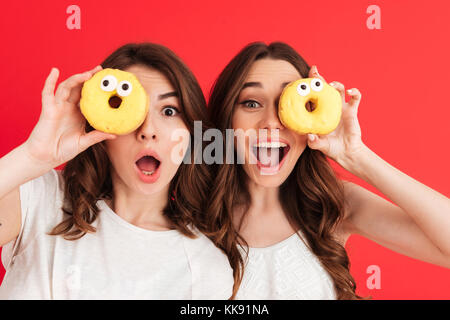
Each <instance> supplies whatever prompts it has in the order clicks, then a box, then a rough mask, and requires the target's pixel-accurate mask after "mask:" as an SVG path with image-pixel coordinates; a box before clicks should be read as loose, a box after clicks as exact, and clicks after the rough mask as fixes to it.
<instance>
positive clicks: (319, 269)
mask: <svg viewBox="0 0 450 320" xmlns="http://www.w3.org/2000/svg"><path fill="white" fill-rule="evenodd" d="M307 77H316V78H321V79H322V80H323V81H324V79H323V78H322V77H321V76H320V75H319V73H318V70H317V67H312V68H310V67H309V66H308V64H307V63H306V62H305V60H304V59H303V58H302V57H301V56H300V55H299V54H298V53H297V52H296V51H295V50H294V49H293V48H291V47H290V46H288V45H287V44H284V43H272V44H270V45H266V44H264V43H252V44H249V45H248V46H246V47H245V48H244V49H243V50H242V51H240V52H239V54H237V55H236V56H235V57H234V58H233V59H232V60H231V62H230V63H229V64H228V65H227V66H226V67H225V69H224V70H223V71H222V73H221V74H220V75H219V77H218V79H217V81H216V83H215V85H214V87H213V89H212V91H211V96H210V99H209V113H210V118H211V119H212V121H213V123H214V125H215V126H216V127H217V128H219V129H220V130H221V131H222V132H223V135H224V137H226V138H227V139H226V141H225V142H226V145H227V148H226V152H231V153H232V154H233V156H231V157H230V156H228V157H224V164H221V165H217V167H216V168H215V172H214V175H215V176H216V180H215V183H214V185H213V188H214V189H213V190H212V194H211V200H210V205H209V210H208V212H207V214H208V216H207V218H208V219H209V229H210V230H215V234H214V236H213V238H214V240H215V241H216V243H217V244H218V245H219V246H221V247H222V248H224V250H225V251H226V252H227V253H228V255H229V259H230V261H231V263H232V266H233V268H234V276H235V290H236V289H237V287H238V286H240V287H239V291H238V293H237V298H238V299H239V298H240V299H355V298H358V296H357V295H356V293H355V290H356V284H355V281H354V279H353V277H352V276H351V274H350V272H349V265H350V263H349V259H348V256H347V253H346V251H345V248H344V246H345V243H346V240H347V239H348V237H349V236H350V234H352V233H358V234H360V235H363V236H365V237H367V238H369V239H371V240H373V241H376V242H377V243H379V244H381V245H383V246H386V247H387V248H390V249H392V250H394V251H397V252H399V253H402V254H405V255H408V256H410V257H414V258H417V259H420V260H424V261H427V262H430V263H434V264H437V265H441V266H445V267H450V238H449V237H448V236H447V235H448V231H449V230H450V215H448V213H449V212H450V201H449V199H448V198H447V197H445V196H443V195H442V194H439V193H438V192H436V191H434V190H432V189H430V188H428V187H427V186H424V185H423V184H421V183H419V182H417V181H415V180H414V179H412V178H410V177H408V176H407V175H405V174H403V173H402V172H400V171H399V170H397V169H395V168H393V167H392V166H390V165H389V164H388V163H386V162H385V161H384V160H382V159H381V158H380V157H378V156H377V155H376V154H375V153H373V152H372V151H371V150H370V149H369V148H368V147H367V146H366V145H364V144H363V142H362V140H361V130H360V127H359V123H358V119H357V110H358V105H359V102H360V99H361V95H360V93H359V91H358V90H357V89H356V88H353V89H350V90H348V91H347V94H348V95H349V97H350V100H349V101H348V102H346V101H345V96H346V91H345V90H344V86H343V85H342V84H341V83H338V82H332V83H331V85H333V86H334V87H335V88H336V89H337V90H338V91H339V92H340V93H341V96H342V102H343V114H342V119H341V122H340V124H339V126H338V127H337V128H336V130H334V131H333V132H332V133H330V134H328V135H324V136H317V135H300V134H298V133H295V132H293V131H291V130H289V129H287V128H285V127H284V126H283V125H282V123H281V122H280V120H279V118H278V109H277V108H278V101H279V99H280V95H281V92H282V90H283V88H284V87H285V86H286V85H287V84H288V83H290V82H292V81H295V80H298V79H299V78H307ZM307 109H308V111H310V112H311V111H313V110H314V105H308V106H307ZM227 129H234V130H235V132H236V131H237V130H238V129H240V130H242V131H243V132H245V133H248V132H250V133H251V132H257V131H259V130H267V132H266V135H267V137H266V138H267V139H265V138H263V137H262V136H259V135H257V137H256V142H251V139H250V136H251V134H249V135H246V136H245V139H239V138H238V136H236V139H235V140H236V141H234V140H233V139H230V140H229V139H228V137H227V134H226V130H227ZM230 142H235V144H234V143H233V144H231V143H230ZM233 145H235V146H236V147H233ZM230 146H231V147H230ZM327 156H328V157H330V158H331V159H333V160H334V161H336V162H337V163H338V164H340V165H341V166H342V167H343V168H345V169H346V170H348V171H349V172H351V173H353V174H354V175H356V176H359V177H360V178H362V179H364V180H365V181H367V182H368V183H370V184H371V185H373V186H374V187H376V188H377V189H378V190H380V191H381V192H382V193H384V194H385V195H386V196H388V197H389V198H390V199H392V200H393V201H394V202H395V203H396V204H397V205H398V206H396V205H394V204H392V203H390V202H389V201H386V200H384V199H383V198H381V197H379V196H377V195H375V194H373V193H371V192H369V191H367V190H366V189H364V188H362V187H360V186H358V185H356V184H353V183H351V182H347V181H342V180H340V179H338V178H337V176H336V175H335V173H334V171H333V170H332V167H331V166H330V164H329V163H328V160H327ZM225 158H226V159H225ZM232 158H234V161H235V162H234V163H233V164H227V161H228V160H227V159H232ZM237 159H243V160H244V162H243V164H242V165H240V164H236V161H237ZM251 160H254V161H253V163H254V164H252V163H250V162H251ZM244 266H245V268H243V267H244Z"/></svg>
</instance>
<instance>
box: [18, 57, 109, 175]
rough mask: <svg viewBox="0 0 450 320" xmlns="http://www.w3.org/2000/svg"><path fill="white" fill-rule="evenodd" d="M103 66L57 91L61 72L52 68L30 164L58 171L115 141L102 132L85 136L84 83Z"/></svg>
mask: <svg viewBox="0 0 450 320" xmlns="http://www.w3.org/2000/svg"><path fill="white" fill-rule="evenodd" d="M101 69H102V68H101V66H97V67H95V68H94V69H92V70H90V71H87V72H84V73H80V74H76V75H73V76H71V77H70V78H68V79H67V80H65V81H63V82H61V83H60V84H59V86H58V88H57V89H56V92H55V93H54V91H55V87H56V81H57V80H58V76H59V71H58V69H56V68H52V70H51V72H50V74H49V76H48V77H47V80H46V81H45V85H44V89H43V90H42V110H41V115H40V118H39V121H38V123H37V124H36V126H35V127H34V129H33V131H32V132H31V134H30V137H29V138H28V139H27V141H26V142H25V143H24V144H25V149H26V151H27V154H28V155H29V156H30V160H32V161H37V162H39V163H41V164H42V165H43V166H45V165H48V166H49V168H50V167H51V168H50V169H52V168H55V167H57V166H59V165H61V164H63V163H65V162H67V161H69V160H71V159H73V158H74V157H75V156H76V155H78V154H79V153H81V152H82V151H84V150H86V149H87V148H88V147H90V146H92V145H94V144H95V143H98V142H100V141H102V140H105V139H113V138H115V136H114V135H112V134H107V133H104V132H101V131H98V130H94V131H91V132H89V133H86V132H85V123H86V120H85V118H84V117H83V115H82V113H81V111H80V108H79V101H80V97H81V88H82V86H83V83H84V82H85V81H86V80H88V79H90V78H91V77H92V76H93V75H94V74H95V73H96V72H97V71H99V70H101Z"/></svg>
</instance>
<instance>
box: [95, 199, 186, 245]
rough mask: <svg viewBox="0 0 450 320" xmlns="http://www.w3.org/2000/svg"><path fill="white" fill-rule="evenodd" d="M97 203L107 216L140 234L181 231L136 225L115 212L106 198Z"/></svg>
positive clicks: (166, 234)
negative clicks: (150, 228)
mask: <svg viewBox="0 0 450 320" xmlns="http://www.w3.org/2000/svg"><path fill="white" fill-rule="evenodd" d="M97 205H98V206H99V207H100V209H101V210H102V211H103V212H105V213H106V214H105V216H107V217H109V218H110V219H111V220H112V221H114V222H115V223H117V224H119V225H121V226H122V227H125V228H128V229H130V230H132V231H134V232H138V233H140V234H144V235H148V236H172V235H175V234H179V231H178V230H176V229H173V230H164V231H157V230H149V229H144V228H141V227H138V226H135V225H134V224H132V223H129V222H128V221H126V220H125V219H123V218H122V217H120V216H119V215H118V214H117V213H115V212H114V211H113V210H112V209H111V208H110V207H109V206H108V204H107V203H106V202H105V200H103V199H100V200H98V202H97Z"/></svg>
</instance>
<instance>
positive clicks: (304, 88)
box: [297, 82, 310, 97]
mask: <svg viewBox="0 0 450 320" xmlns="http://www.w3.org/2000/svg"><path fill="white" fill-rule="evenodd" d="M297 92H298V94H299V95H301V96H303V97H304V96H306V95H308V94H309V92H310V88H309V85H308V84H307V83H305V82H302V83H300V84H299V85H298V86H297Z"/></svg>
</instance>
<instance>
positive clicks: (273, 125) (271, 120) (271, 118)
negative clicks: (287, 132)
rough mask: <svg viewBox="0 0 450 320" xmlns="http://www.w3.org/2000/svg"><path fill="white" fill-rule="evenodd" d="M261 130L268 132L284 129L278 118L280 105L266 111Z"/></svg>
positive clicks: (274, 105) (272, 106)
mask: <svg viewBox="0 0 450 320" xmlns="http://www.w3.org/2000/svg"><path fill="white" fill-rule="evenodd" d="M260 128H262V129H268V130H270V129H279V130H281V129H284V126H283V124H282V123H281V121H280V118H279V117H278V105H277V104H276V103H274V104H273V105H271V106H270V107H268V108H266V109H265V112H264V114H263V118H262V119H261V123H260Z"/></svg>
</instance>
